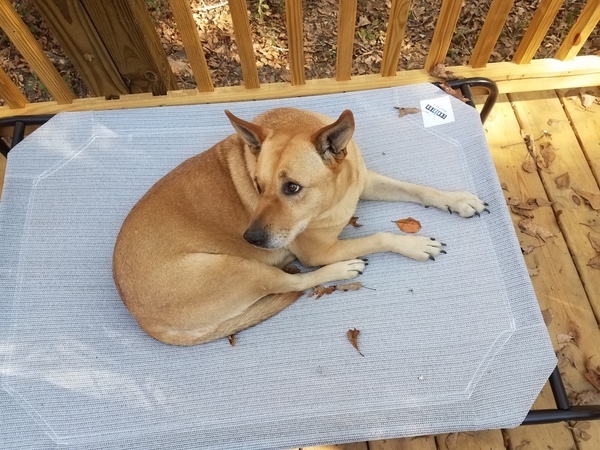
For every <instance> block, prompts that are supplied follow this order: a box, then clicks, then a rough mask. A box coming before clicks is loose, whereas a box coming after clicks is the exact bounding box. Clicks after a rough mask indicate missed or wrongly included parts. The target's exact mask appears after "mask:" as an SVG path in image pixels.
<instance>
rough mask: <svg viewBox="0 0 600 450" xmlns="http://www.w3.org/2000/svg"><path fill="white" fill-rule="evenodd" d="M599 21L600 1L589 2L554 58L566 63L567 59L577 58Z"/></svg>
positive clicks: (592, 0) (591, 0)
mask: <svg viewBox="0 0 600 450" xmlns="http://www.w3.org/2000/svg"><path fill="white" fill-rule="evenodd" d="M598 21H600V0H588V2H587V3H586V5H585V7H584V8H583V11H581V14H580V15H579V17H578V18H577V22H575V25H573V27H572V28H571V30H570V31H569V34H568V35H567V37H566V38H565V40H564V42H563V43H562V45H561V46H560V48H559V49H558V51H557V52H556V55H555V56H554V57H555V58H556V59H560V60H562V61H564V60H565V59H573V58H574V57H575V56H577V53H579V50H581V47H582V46H583V44H585V41H587V39H588V37H590V34H591V33H592V31H594V28H595V27H596V24H597V23H598Z"/></svg>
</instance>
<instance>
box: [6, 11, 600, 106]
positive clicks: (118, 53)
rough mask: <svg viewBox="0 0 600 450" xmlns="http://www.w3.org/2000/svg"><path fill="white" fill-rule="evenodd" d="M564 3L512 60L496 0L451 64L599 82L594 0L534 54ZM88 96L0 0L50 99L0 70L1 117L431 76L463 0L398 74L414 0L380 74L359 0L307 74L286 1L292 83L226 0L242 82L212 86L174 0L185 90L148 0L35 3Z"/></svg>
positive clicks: (499, 75)
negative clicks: (270, 75)
mask: <svg viewBox="0 0 600 450" xmlns="http://www.w3.org/2000/svg"><path fill="white" fill-rule="evenodd" d="M563 2H564V0H541V2H540V4H539V6H538V9H537V11H536V13H535V15H534V17H533V19H532V21H531V24H530V26H529V28H528V29H527V31H526V33H525V35H524V36H523V38H522V40H521V42H520V44H519V46H518V48H517V49H516V51H515V53H514V55H513V57H512V61H511V62H497V63H489V62H488V61H489V60H490V56H491V54H492V51H493V49H494V46H495V44H496V42H497V40H498V38H499V36H500V33H501V31H502V28H503V26H504V24H505V22H506V19H507V17H508V15H509V13H510V11H511V8H512V6H513V3H514V0H493V2H492V4H491V7H490V9H489V12H488V15H487V18H486V20H485V23H484V25H483V27H482V29H481V32H480V34H479V37H478V40H477V42H476V45H475V46H474V48H473V50H472V56H471V58H470V61H469V64H468V65H465V66H454V67H450V68H448V69H449V70H451V71H452V72H454V73H455V74H456V75H457V76H464V77H472V76H483V77H487V78H491V79H492V80H494V81H496V82H497V83H498V86H499V89H500V92H520V91H533V90H539V89H557V88H571V87H582V86H593V85H600V57H599V56H579V57H577V56H576V55H577V53H578V52H579V50H580V49H581V47H582V46H583V44H584V43H585V41H586V40H587V39H588V37H589V36H590V34H591V33H592V31H593V29H594V27H595V26H596V24H597V23H598V21H599V20H600V0H588V2H587V4H586V6H585V8H584V9H583V10H582V11H581V13H580V14H579V16H578V19H577V21H576V22H575V24H574V25H573V26H572V28H571V30H570V32H569V34H568V35H567V37H566V38H565V40H564V42H562V45H561V47H560V49H559V50H558V52H557V53H556V55H554V58H552V59H550V58H546V59H537V60H536V59H533V56H534V55H535V53H536V51H537V49H538V48H539V47H540V45H541V43H542V40H543V39H544V37H545V35H546V34H547V32H548V30H549V27H550V26H551V24H552V21H553V20H554V18H555V17H556V15H557V13H558V10H559V8H560V7H561V5H562V4H563ZM33 3H34V4H35V7H36V8H37V10H38V11H39V12H40V13H41V14H42V16H43V18H44V20H45V21H47V23H48V25H49V26H50V28H51V29H52V31H53V32H54V34H55V36H56V38H57V40H58V41H59V42H60V44H61V46H62V47H63V50H64V52H65V53H66V55H67V56H68V58H69V59H70V60H71V62H72V63H73V65H74V66H75V68H76V70H77V72H78V73H79V75H80V76H81V77H82V79H83V80H84V81H85V83H86V84H87V86H88V88H89V89H90V91H91V93H92V94H93V95H94V97H93V98H84V99H77V98H75V95H74V94H73V92H72V91H71V90H70V89H69V87H68V86H67V84H66V83H65V81H64V80H63V79H62V77H61V76H60V75H59V73H58V71H57V70H56V68H55V67H54V66H53V65H52V63H51V62H50V60H49V59H48V58H47V57H46V55H45V54H44V52H43V51H42V49H41V48H40V46H39V45H38V43H37V42H36V40H35V38H34V36H33V35H32V34H31V32H30V31H29V29H28V28H27V26H26V25H25V23H24V22H23V20H22V19H21V17H19V15H18V13H17V12H16V11H15V9H14V8H13V6H12V2H11V1H10V0H0V28H2V30H3V31H4V33H5V34H6V35H7V36H8V37H9V39H10V40H11V41H12V43H13V44H14V45H15V47H16V48H17V49H18V50H19V51H20V52H21V53H22V55H23V56H24V58H25V59H26V61H27V62H28V63H29V65H30V67H31V68H32V70H33V71H34V72H35V73H36V74H37V76H38V77H39V79H40V80H41V82H42V83H43V84H44V86H45V87H46V89H47V90H48V91H49V92H50V94H51V95H52V96H53V98H54V99H55V100H54V101H49V102H40V103H29V102H28V101H27V99H26V97H25V96H24V95H23V93H22V92H21V91H20V90H19V88H18V87H17V86H16V85H15V84H14V83H13V82H12V81H11V80H10V77H9V76H8V75H7V74H6V73H5V72H3V71H1V70H0V98H2V99H4V101H5V106H2V107H0V117H8V116H15V115H31V114H50V113H56V112H60V111H81V110H99V109H118V108H133V107H143V106H159V105H179V104H191V103H214V102H225V101H239V100H250V99H266V98H279V97H292V96H306V95H315V94H325V93H333V92H343V91H353V90H362V89H374V88H381V87H389V86H397V85H404V84H411V83H418V82H423V81H433V80H435V78H434V77H432V76H431V75H430V74H429V71H430V70H431V69H432V68H433V67H434V66H436V65H437V64H438V63H441V62H443V61H444V59H445V57H446V54H447V52H448V49H449V48H450V45H451V40H452V37H453V34H454V31H455V28H456V24H457V20H458V18H459V14H460V11H461V6H462V0H443V2H442V8H441V10H440V13H439V17H438V20H437V23H436V27H435V31H434V34H433V38H432V42H431V45H430V48H429V54H428V56H427V59H426V61H425V64H424V67H423V69H420V70H407V71H397V67H398V62H399V59H400V55H401V51H402V43H403V39H404V35H405V29H406V24H407V21H408V17H409V13H410V6H411V1H410V0H393V1H392V6H391V10H390V18H389V22H388V24H387V29H386V39H385V46H384V50H383V57H382V62H381V66H380V68H379V73H374V74H369V75H361V76H351V69H352V54H353V43H354V36H355V24H356V11H357V0H339V14H338V42H337V52H336V68H335V74H336V76H335V78H327V79H318V80H306V78H305V71H304V64H305V56H304V52H303V30H302V1H301V0H286V1H285V9H286V15H285V17H286V23H287V30H286V32H287V36H288V46H289V48H288V50H289V62H290V79H291V82H290V83H267V84H264V83H263V84H261V83H260V82H259V77H258V71H257V65H256V57H255V54H254V49H253V41H252V35H251V28H250V23H249V18H248V11H247V4H246V1H245V0H229V1H228V3H229V9H230V14H231V19H232V23H233V27H234V33H235V42H236V44H237V48H238V51H239V59H240V65H241V69H242V74H243V80H244V83H243V86H235V87H218V88H215V87H214V86H213V81H212V80H211V76H210V72H209V69H208V65H207V62H206V59H205V56H204V53H203V49H202V45H201V42H200V38H199V35H198V29H197V26H196V23H195V22H194V18H193V16H192V11H191V9H190V4H189V2H188V0H170V5H171V9H172V12H173V16H174V18H175V21H176V22H177V27H178V30H179V32H180V34H181V39H182V42H183V44H184V47H185V50H186V54H187V55H188V58H189V62H190V65H191V68H192V71H193V74H194V77H195V80H196V84H197V89H191V90H190V89H187V90H181V89H179V88H178V85H177V81H176V79H175V77H174V76H173V73H172V71H171V68H170V66H169V63H168V60H167V56H166V54H165V52H164V50H163V48H162V46H161V43H160V40H159V38H158V35H157V33H156V31H155V29H154V25H153V23H152V20H151V17H150V15H149V13H148V10H147V8H146V3H145V1H144V0H34V1H33Z"/></svg>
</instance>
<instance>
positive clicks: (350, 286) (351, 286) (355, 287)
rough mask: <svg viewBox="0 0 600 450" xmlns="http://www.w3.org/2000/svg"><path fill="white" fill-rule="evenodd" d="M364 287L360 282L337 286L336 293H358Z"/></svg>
mask: <svg viewBox="0 0 600 450" xmlns="http://www.w3.org/2000/svg"><path fill="white" fill-rule="evenodd" d="M362 287H363V285H362V283H361V282H360V281H355V282H354V283H346V284H336V285H335V290H336V291H358V290H359V289H360V288H362Z"/></svg>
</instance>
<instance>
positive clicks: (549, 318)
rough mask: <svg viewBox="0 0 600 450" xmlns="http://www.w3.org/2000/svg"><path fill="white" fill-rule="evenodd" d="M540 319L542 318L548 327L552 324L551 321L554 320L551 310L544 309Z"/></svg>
mask: <svg viewBox="0 0 600 450" xmlns="http://www.w3.org/2000/svg"><path fill="white" fill-rule="evenodd" d="M542 317H543V318H544V323H545V324H546V325H550V324H551V323H552V319H553V318H554V316H553V315H552V308H548V309H544V310H543V311H542Z"/></svg>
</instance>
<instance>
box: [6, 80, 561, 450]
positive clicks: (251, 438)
mask: <svg viewBox="0 0 600 450" xmlns="http://www.w3.org/2000/svg"><path fill="white" fill-rule="evenodd" d="M280 106H294V107H299V108H304V109H310V110H314V111H319V112H322V113H325V114H328V115H330V116H332V117H337V116H339V114H340V113H341V112H342V111H343V110H344V109H351V110H352V111H353V112H354V115H355V120H356V133H355V139H356V141H357V142H358V144H359V145H360V146H361V148H362V151H363V154H364V158H365V160H366V162H367V165H368V166H369V167H370V168H372V169H374V170H376V171H379V172H381V173H384V174H386V175H389V176H392V177H395V178H398V179H403V180H407V181H411V182H416V183H422V184H428V185H431V186H434V187H437V188H440V189H445V190H469V191H472V192H474V193H476V194H477V195H478V196H479V197H480V198H482V199H484V200H485V201H487V202H488V203H489V204H490V206H489V209H490V210H491V214H489V215H488V214H485V215H483V216H482V217H475V218H472V219H463V218H460V217H458V216H457V215H451V214H448V213H447V212H445V211H439V210H435V209H434V208H429V209H425V208H422V207H421V206H419V205H414V204H407V203H376V202H364V203H361V204H360V206H359V208H358V211H357V212H356V216H358V217H359V219H358V222H359V223H360V224H362V227H360V228H354V227H351V226H349V227H347V228H346V229H345V231H344V232H343V235H342V237H344V238H351V237H357V236H364V235H368V234H372V233H375V232H377V231H389V232H394V233H400V231H399V230H398V229H397V228H396V224H394V223H393V222H392V221H395V220H397V219H401V218H408V217H413V218H415V219H417V220H418V221H419V222H420V223H421V224H422V227H423V228H422V230H421V231H420V233H421V234H424V235H430V236H434V237H436V238H437V239H439V240H441V241H443V242H445V243H446V244H447V247H446V249H447V251H448V254H447V255H440V257H439V258H437V260H436V261H435V262H433V261H428V262H425V263H421V262H415V261H412V260H409V259H407V258H403V257H401V256H398V255H395V254H376V255H371V256H370V257H369V266H368V268H367V270H366V271H365V273H364V275H362V276H361V277H360V278H359V279H358V280H357V281H360V282H361V283H362V284H363V285H364V286H365V287H364V288H363V289H361V290H358V291H350V292H340V291H336V292H334V293H332V294H330V295H325V296H323V297H321V298H320V299H316V298H315V297H308V296H304V297H302V298H301V299H300V300H299V301H298V302H296V303H295V304H294V305H292V306H291V307H289V308H288V309H286V310H284V311H283V312H282V313H280V314H278V315H277V316H275V317H273V318H272V319H269V320H267V321H266V322H263V323H261V324H259V325H258V326H256V327H254V328H251V329H248V330H246V331H243V332H241V333H239V334H238V335H237V342H236V345H235V346H234V347H232V346H231V345H230V343H229V342H228V341H227V340H226V339H223V340H219V341H216V342H212V343H209V344H204V345H200V346H196V347H185V348H180V347H173V346H167V345H165V344H161V343H159V342H157V341H155V340H153V339H152V338H150V337H148V336H147V335H146V334H144V333H143V332H142V331H141V329H140V328H139V327H138V325H137V323H136V322H135V320H134V319H133V318H132V316H131V315H130V314H129V313H128V311H127V310H126V309H125V307H124V306H123V304H122V303H121V300H120V299H119V297H118V295H117V292H116V290H115V287H114V284H113V280H112V276H111V258H112V250H113V245H114V241H115V237H116V235H117V233H118V231H119V228H120V226H121V223H122V221H123V219H124V217H125V215H126V214H127V213H128V211H129V210H130V208H131V207H132V206H133V205H134V203H135V202H136V201H137V200H138V199H139V198H140V197H141V196H142V194H143V193H144V192H145V191H146V190H147V189H148V188H149V187H150V186H151V185H152V184H153V183H154V182H155V181H156V180H158V179H159V178H160V177H161V176H162V175H164V174H165V173H167V172H168V171H169V170H171V169H172V168H174V167H175V166H176V165H178V164H179V163H180V162H181V161H183V160H184V159H186V158H188V157H190V156H192V155H194V154H196V153H198V152H201V151H203V150H205V149H207V148H209V147H210V146H212V145H213V144H214V143H216V142H217V141H219V140H221V139H222V138H224V137H225V136H227V135H229V134H231V133H233V129H232V128H231V125H230V124H229V122H228V120H227V118H226V117H225V114H224V113H223V110H224V109H230V110H231V111H232V112H234V113H235V114H236V115H237V116H238V117H241V118H244V119H247V120H251V119H252V118H253V117H254V116H255V115H257V114H258V113H260V112H262V111H264V110H267V109H271V108H275V107H280ZM395 107H406V108H419V109H420V111H419V112H417V113H415V114H408V115H405V116H404V117H399V114H398V110H397V109H395ZM198 201H202V199H198ZM0 231H1V233H2V234H1V236H2V237H1V238H0V269H1V270H0V310H1V311H2V312H1V314H0V374H1V386H2V389H1V390H0V424H1V425H0V442H2V447H3V448H28V449H36V448H39V449H48V448H58V447H60V448H69V449H105V448H112V449H115V448H123V449H130V448H144V449H150V448H156V449H162V448H224V449H225V448H226V449H230V448H276V447H293V446H307V445H314V444H319V443H335V442H351V441H364V440H372V439H380V438H390V437H401V436H412V435H419V434H432V433H441V432H453V431H467V430H476V429H477V430H478V429H487V428H500V427H503V428H504V427H514V426H517V425H519V424H520V423H521V422H522V420H523V418H524V417H525V415H526V413H527V411H528V410H529V408H530V407H531V405H532V403H533V401H534V399H535V398H536V397H537V395H538V393H539V391H540V390H541V388H542V386H543V384H544V382H545V381H546V379H547V378H548V376H549V374H550V373H551V371H552V369H553V368H554V366H555V363H556V360H555V356H554V352H553V350H552V346H551V343H550V340H549V338H548V334H547V332H546V327H545V325H544V322H543V320H542V317H541V314H540V311H539V308H538V304H537V301H536V298H535V295H534V292H533V289H532V286H531V282H530V280H529V276H528V274H527V270H526V268H525V265H524V262H523V258H522V257H521V251H520V247H519V244H518V241H517V238H516V236H515V233H514V230H513V227H512V225H511V221H510V218H509V215H508V212H507V209H506V206H505V203H504V199H503V196H502V192H501V189H500V185H499V182H498V179H497V176H496V173H495V171H494V166H493V164H492V160H491V158H490V155H489V153H488V149H487V145H486V141H485V137H484V134H483V130H482V127H481V124H480V121H479V116H478V114H477V111H475V110H474V109H473V108H471V107H469V106H467V105H465V104H463V103H461V102H460V101H458V100H456V99H454V98H450V97H448V96H447V95H446V94H444V93H443V92H442V91H440V90H439V89H438V88H436V87H434V86H432V85H429V84H423V85H418V86H410V87H401V88H394V89H385V90H377V91H370V92H361V93H349V94H339V95H331V96H320V97H311V98H302V99H285V100H272V101H261V102H246V103H233V104H226V105H224V104H220V105H201V106H186V107H171V108H154V109H139V110H131V111H108V112H87V113H62V114H59V115H58V116H56V117H55V118H53V119H52V120H50V121H49V122H48V123H47V124H46V125H44V126H42V127H41V128H40V129H39V130H37V131H36V132H35V133H33V134H32V135H30V136H29V137H28V138H26V139H25V140H24V141H23V142H22V143H21V144H19V145H18V146H17V147H16V148H15V149H14V150H13V151H12V152H11V153H10V155H9V160H8V168H7V173H6V181H5V186H4V192H3V196H2V202H1V203H0ZM353 328H357V329H359V330H360V336H359V338H358V345H359V349H360V351H361V353H362V354H363V355H364V356H361V355H360V354H359V353H358V352H357V351H356V349H355V348H353V346H352V345H351V344H350V342H349V340H348V338H347V331H348V330H349V329H353Z"/></svg>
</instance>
